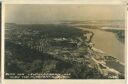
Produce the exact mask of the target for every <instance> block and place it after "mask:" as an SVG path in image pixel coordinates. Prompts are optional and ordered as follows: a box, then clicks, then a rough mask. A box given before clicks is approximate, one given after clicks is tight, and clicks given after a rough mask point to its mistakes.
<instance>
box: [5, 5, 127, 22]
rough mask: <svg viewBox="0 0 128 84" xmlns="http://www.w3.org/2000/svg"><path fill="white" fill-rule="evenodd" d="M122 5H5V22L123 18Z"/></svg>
mask: <svg viewBox="0 0 128 84" xmlns="http://www.w3.org/2000/svg"><path fill="white" fill-rule="evenodd" d="M124 18H125V12H124V6H122V5H75V4H74V5H62V4H61V5H41V4H38V5H34V4H33V5H32V4H31V5H30V4H29V5H28V4H26V5H25V4H18V5H14V4H12V5H5V22H6V23H17V24H19V23H20V24H42V23H54V22H59V21H72V20H73V21H74V20H75V21H86V20H124Z"/></svg>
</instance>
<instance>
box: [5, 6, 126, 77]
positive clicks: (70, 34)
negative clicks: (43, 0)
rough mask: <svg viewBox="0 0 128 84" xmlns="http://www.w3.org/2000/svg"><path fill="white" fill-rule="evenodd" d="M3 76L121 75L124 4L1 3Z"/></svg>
mask: <svg viewBox="0 0 128 84" xmlns="http://www.w3.org/2000/svg"><path fill="white" fill-rule="evenodd" d="M4 19H5V24H4V26H5V28H4V32H5V37H4V47H5V51H4V79H125V7H124V6H123V5H120V4H118V5H112V4H109V5H103V4H101V5H99V4H5V15H4Z"/></svg>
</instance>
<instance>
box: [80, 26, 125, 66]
mask: <svg viewBox="0 0 128 84" xmlns="http://www.w3.org/2000/svg"><path fill="white" fill-rule="evenodd" d="M80 29H83V30H84V31H86V30H89V31H92V32H93V33H94V37H93V39H92V42H93V43H94V44H95V46H94V47H95V48H97V49H100V50H102V51H104V52H105V53H107V54H108V55H111V56H113V57H116V58H118V59H119V60H120V61H121V62H122V63H124V57H125V56H124V55H125V53H124V51H125V50H124V49H125V48H124V44H123V43H121V42H120V41H119V40H118V39H117V38H116V35H115V34H114V33H113V32H108V31H104V30H100V29H89V28H80Z"/></svg>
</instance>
